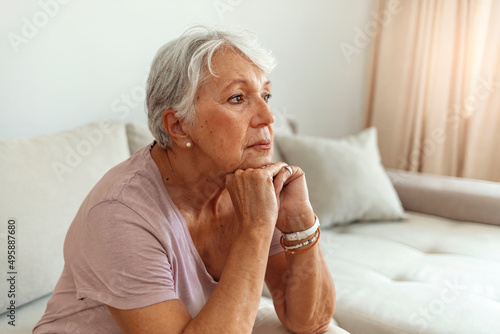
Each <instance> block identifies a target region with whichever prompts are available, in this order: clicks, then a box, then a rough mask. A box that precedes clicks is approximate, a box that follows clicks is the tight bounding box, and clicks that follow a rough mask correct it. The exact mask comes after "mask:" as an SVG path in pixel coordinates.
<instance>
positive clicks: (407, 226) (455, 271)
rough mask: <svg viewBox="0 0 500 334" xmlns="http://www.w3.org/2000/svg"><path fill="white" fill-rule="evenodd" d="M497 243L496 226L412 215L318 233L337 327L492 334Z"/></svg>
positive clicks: (499, 320) (496, 323)
mask: <svg viewBox="0 0 500 334" xmlns="http://www.w3.org/2000/svg"><path fill="white" fill-rule="evenodd" d="M499 240H500V227H498V226H493V225H486V224H477V223H472V222H461V221H455V220H449V219H444V218H439V217H436V216H430V215H425V214H420V213H412V212H408V213H407V219H406V220H405V221H403V222H391V221H388V222H378V223H377V224H370V223H364V222H363V223H354V224H350V225H345V226H338V227H336V228H333V229H323V231H322V233H321V241H320V244H321V247H322V249H323V253H324V255H325V259H326V262H327V265H328V267H329V268H330V270H331V273H332V276H333V279H334V282H335V287H336V291H337V304H336V310H335V319H336V320H337V321H338V323H339V325H340V326H341V327H342V328H345V329H346V330H347V331H349V332H350V333H352V334H356V333H367V330H366V329H367V328H370V330H369V333H371V334H378V333H381V334H382V333H384V334H386V333H429V334H430V333H436V334H437V333H454V334H469V333H483V334H488V333H491V334H494V333H498V329H499V328H500V317H498V315H499V314H500V283H499V282H498V277H500V242H499Z"/></svg>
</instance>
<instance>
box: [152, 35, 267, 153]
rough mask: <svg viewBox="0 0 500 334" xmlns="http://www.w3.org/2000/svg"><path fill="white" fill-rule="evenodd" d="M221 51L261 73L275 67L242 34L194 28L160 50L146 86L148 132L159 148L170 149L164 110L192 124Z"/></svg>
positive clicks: (257, 47)
mask: <svg viewBox="0 0 500 334" xmlns="http://www.w3.org/2000/svg"><path fill="white" fill-rule="evenodd" d="M224 47H228V48H232V49H233V50H237V51H239V52H241V53H242V54H243V55H244V56H245V57H246V58H248V60H250V61H251V62H252V63H253V64H255V65H256V66H257V67H259V68H260V69H261V70H263V71H264V72H265V73H269V72H271V71H272V69H273V68H274V66H275V62H274V57H273V56H272V55H271V52H268V51H266V50H264V49H263V48H261V47H260V46H259V44H258V42H257V40H256V39H255V36H254V35H253V34H251V33H249V32H248V31H244V30H242V31H228V30H217V29H210V28H207V27H194V28H190V29H188V30H187V31H186V32H185V33H183V34H182V35H181V36H180V37H179V38H177V39H174V40H173V41H170V42H169V43H167V44H165V45H164V46H162V47H161V48H160V49H159V50H158V52H157V54H156V56H155V58H154V60H153V63H152V65H151V71H150V73H149V78H148V81H147V84H146V105H147V109H148V124H149V130H150V131H151V133H152V134H153V136H154V137H155V139H156V141H157V142H158V144H159V145H160V147H162V148H164V149H165V148H167V147H170V146H171V145H172V138H171V137H170V136H169V134H168V133H167V131H166V130H165V128H164V127H163V121H162V116H163V113H164V112H165V110H168V109H172V110H174V111H175V112H176V116H177V117H179V118H181V119H183V120H185V121H186V122H187V123H188V124H191V125H192V124H194V122H195V119H196V103H195V100H196V93H197V92H198V88H199V87H200V86H201V84H202V83H203V82H204V80H206V78H207V77H208V75H209V73H210V74H212V75H214V76H216V74H214V72H213V70H212V57H213V55H214V53H215V51H217V50H219V49H221V48H224ZM206 69H208V71H206ZM208 72H209V73H208Z"/></svg>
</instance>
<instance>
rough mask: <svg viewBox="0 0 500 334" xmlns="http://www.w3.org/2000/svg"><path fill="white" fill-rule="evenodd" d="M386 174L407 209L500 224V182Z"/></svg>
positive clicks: (392, 171)
mask: <svg viewBox="0 0 500 334" xmlns="http://www.w3.org/2000/svg"><path fill="white" fill-rule="evenodd" d="M387 173H388V175H389V177H390V178H391V180H392V183H393V184H394V187H395V188H396V191H397V192H398V195H399V198H400V199H401V201H402V203H403V206H404V208H405V209H406V210H410V211H416V212H422V213H427V214H432V215H436V216H440V217H445V218H451V219H457V220H465V221H474V222H478V223H486V224H495V225H500V183H496V182H489V181H480V180H472V179H463V178H457V177H450V176H440V175H439V176H438V175H430V174H420V173H413V172H406V171H402V170H395V169H387ZM499 242H500V241H499Z"/></svg>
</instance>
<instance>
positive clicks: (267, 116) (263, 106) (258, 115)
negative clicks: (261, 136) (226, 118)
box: [252, 99, 275, 127]
mask: <svg viewBox="0 0 500 334" xmlns="http://www.w3.org/2000/svg"><path fill="white" fill-rule="evenodd" d="M254 108H255V110H254V112H255V115H254V117H253V124H252V126H254V127H258V126H268V125H271V124H273V123H274V120H275V117H274V114H273V112H272V111H271V108H270V107H269V105H268V104H267V102H265V101H264V100H263V99H259V102H258V103H256V104H255V105H254Z"/></svg>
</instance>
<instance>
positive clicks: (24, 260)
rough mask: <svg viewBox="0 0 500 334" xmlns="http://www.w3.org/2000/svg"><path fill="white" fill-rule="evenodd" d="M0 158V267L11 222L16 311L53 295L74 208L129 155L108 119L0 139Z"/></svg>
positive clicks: (4, 287)
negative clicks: (27, 304)
mask: <svg viewBox="0 0 500 334" xmlns="http://www.w3.org/2000/svg"><path fill="white" fill-rule="evenodd" d="M0 154H1V156H2V159H0V170H1V171H2V172H1V173H0V184H1V185H2V191H1V192H0V203H1V204H0V217H1V219H2V222H3V224H4V225H3V226H2V230H0V245H1V246H2V251H1V252H0V262H1V263H2V266H3V267H2V268H7V267H6V265H7V246H5V245H7V233H6V232H7V222H8V219H11V218H12V219H13V220H14V221H15V225H16V234H15V235H14V236H15V238H16V246H17V247H16V248H17V249H16V254H15V263H14V265H13V268H12V269H11V271H14V272H17V279H16V284H17V286H16V288H17V290H16V292H17V293H16V296H15V300H16V307H19V306H21V305H23V304H25V303H27V302H30V301H32V300H34V299H36V298H39V297H41V296H44V295H46V294H48V293H50V292H52V291H53V290H54V287H55V285H56V283H57V280H58V279H59V276H60V275H61V272H62V269H63V266H64V259H63V244H64V238H65V235H66V231H67V229H68V227H69V225H70V224H71V222H72V220H73V218H74V217H75V214H76V213H77V211H78V208H79V207H80V205H81V203H82V201H83V200H84V198H85V196H87V194H88V192H89V191H90V189H92V187H93V186H94V184H95V183H97V181H98V180H99V179H100V178H101V177H102V176H103V175H104V174H105V173H106V172H107V171H108V170H109V169H110V168H111V167H113V166H114V165H116V164H118V163H120V162H122V161H123V160H125V159H127V158H128V157H129V155H130V154H129V149H128V144H127V136H126V133H125V125H124V124H122V123H121V122H118V121H108V120H102V121H100V122H95V123H90V124H86V125H83V126H79V127H77V128H74V129H71V130H67V131H64V132H60V133H56V134H49V135H40V136H35V137H29V138H9V139H2V140H0ZM12 225H14V223H12ZM6 272H7V269H5V271H4V273H3V274H4V275H5V274H6ZM8 283H9V282H8V281H7V280H6V279H2V280H1V282H0V291H2V293H5V294H4V295H2V297H1V298H0V306H1V309H2V310H3V311H6V310H7V306H9V300H10V298H6V297H7V291H8ZM3 311H0V312H3ZM2 321H3V320H2ZM21 321H22V320H21Z"/></svg>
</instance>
